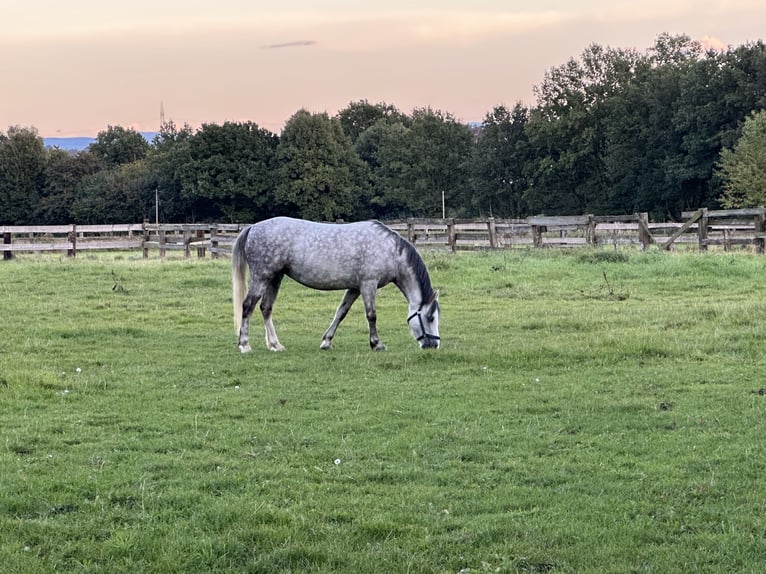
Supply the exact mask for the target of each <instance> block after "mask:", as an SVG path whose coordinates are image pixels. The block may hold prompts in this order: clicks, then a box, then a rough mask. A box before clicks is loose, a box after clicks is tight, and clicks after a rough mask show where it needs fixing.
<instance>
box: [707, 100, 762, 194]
mask: <svg viewBox="0 0 766 574" xmlns="http://www.w3.org/2000/svg"><path fill="white" fill-rule="evenodd" d="M718 165H719V170H720V171H719V173H720V175H721V178H722V179H723V181H724V190H725V192H724V195H723V196H722V198H721V203H722V204H723V205H724V206H725V207H755V206H758V205H766V111H764V110H761V111H759V112H755V113H753V114H751V115H750V116H748V118H747V119H746V120H745V123H744V126H743V127H742V136H741V137H740V138H739V140H738V141H737V143H736V144H735V145H734V147H733V148H725V149H723V150H722V151H721V157H720V162H719V164H718Z"/></svg>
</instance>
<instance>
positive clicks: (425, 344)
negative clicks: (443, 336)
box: [420, 337, 439, 349]
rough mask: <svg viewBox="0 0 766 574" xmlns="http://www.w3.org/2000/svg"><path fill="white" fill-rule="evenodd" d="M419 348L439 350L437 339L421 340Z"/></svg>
mask: <svg viewBox="0 0 766 574" xmlns="http://www.w3.org/2000/svg"><path fill="white" fill-rule="evenodd" d="M420 348H421V349H438V348H439V339H436V338H430V337H429V338H426V339H423V340H422V341H421V342H420Z"/></svg>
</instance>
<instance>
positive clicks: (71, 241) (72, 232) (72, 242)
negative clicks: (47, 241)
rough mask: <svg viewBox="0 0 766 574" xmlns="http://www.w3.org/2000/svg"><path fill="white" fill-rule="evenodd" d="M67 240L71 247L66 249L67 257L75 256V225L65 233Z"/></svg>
mask: <svg viewBox="0 0 766 574" xmlns="http://www.w3.org/2000/svg"><path fill="white" fill-rule="evenodd" d="M67 240H68V241H69V244H70V246H71V247H69V249H67V252H66V254H67V257H76V256H77V226H76V225H74V224H73V225H72V229H70V230H69V233H67Z"/></svg>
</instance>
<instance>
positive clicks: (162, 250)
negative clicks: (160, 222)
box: [157, 227, 166, 257]
mask: <svg viewBox="0 0 766 574" xmlns="http://www.w3.org/2000/svg"><path fill="white" fill-rule="evenodd" d="M157 237H158V243H159V247H160V257H165V243H166V239H165V230H164V229H160V228H159V227H158V228H157Z"/></svg>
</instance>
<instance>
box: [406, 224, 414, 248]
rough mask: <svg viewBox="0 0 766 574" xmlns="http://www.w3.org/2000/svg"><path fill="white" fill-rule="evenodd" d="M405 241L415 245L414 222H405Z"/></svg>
mask: <svg viewBox="0 0 766 574" xmlns="http://www.w3.org/2000/svg"><path fill="white" fill-rule="evenodd" d="M407 241H409V242H410V243H412V244H413V245H415V222H413V221H412V220H410V219H408V220H407Z"/></svg>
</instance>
